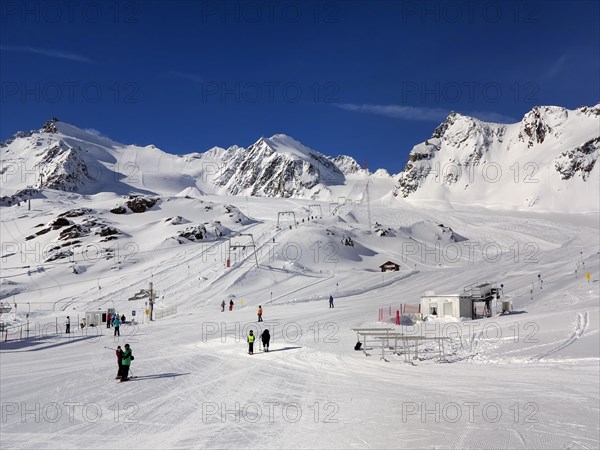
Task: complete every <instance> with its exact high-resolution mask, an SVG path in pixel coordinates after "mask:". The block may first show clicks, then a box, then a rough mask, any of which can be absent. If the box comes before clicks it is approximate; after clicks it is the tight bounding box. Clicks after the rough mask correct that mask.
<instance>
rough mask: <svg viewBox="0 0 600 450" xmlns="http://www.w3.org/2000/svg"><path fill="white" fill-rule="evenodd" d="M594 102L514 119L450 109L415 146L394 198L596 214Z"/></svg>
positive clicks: (599, 129)
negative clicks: (491, 119)
mask: <svg viewBox="0 0 600 450" xmlns="http://www.w3.org/2000/svg"><path fill="white" fill-rule="evenodd" d="M599 136H600V104H598V105H596V106H594V107H591V108H589V107H581V108H578V109H576V110H568V109H565V108H561V107H556V106H538V107H535V108H533V109H532V110H531V111H530V112H528V113H527V114H526V115H525V116H524V117H523V120H522V121H521V122H519V123H516V124H510V125H502V124H494V123H486V122H482V121H479V120H477V119H474V118H472V117H467V116H463V115H460V114H457V113H452V114H450V115H449V116H448V118H447V119H446V120H445V121H444V123H442V124H441V125H440V126H439V127H438V128H437V129H436V130H435V131H434V133H433V134H432V136H431V138H430V139H428V140H426V141H425V142H423V143H421V144H418V145H416V146H415V147H414V148H413V149H412V151H411V153H410V155H409V161H408V163H407V165H406V167H405V168H404V170H403V171H402V172H401V173H400V175H399V178H398V182H397V184H396V187H395V189H394V195H396V196H399V197H405V198H408V199H415V200H445V201H448V202H450V203H457V204H463V203H476V204H480V205H487V206H494V205H503V206H509V207H533V206H535V207H537V208H538V209H560V210H563V211H597V210H598V209H599V207H598V200H599V194H598V193H599V191H600V183H599V173H600V172H599V170H600V169H599V168H598V164H597V163H596V162H597V160H598V155H599V148H600V143H599V142H600V138H599Z"/></svg>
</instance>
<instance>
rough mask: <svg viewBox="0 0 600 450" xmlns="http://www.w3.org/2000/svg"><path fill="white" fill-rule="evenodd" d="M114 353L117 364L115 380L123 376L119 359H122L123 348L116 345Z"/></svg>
mask: <svg viewBox="0 0 600 450" xmlns="http://www.w3.org/2000/svg"><path fill="white" fill-rule="evenodd" d="M115 353H116V354H117V365H118V366H119V370H118V371H117V376H116V377H115V380H118V379H120V378H121V377H122V376H123V364H121V361H122V360H123V350H122V349H121V346H120V345H119V346H118V347H117V350H116V352H115Z"/></svg>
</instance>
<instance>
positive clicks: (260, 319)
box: [257, 305, 263, 322]
mask: <svg viewBox="0 0 600 450" xmlns="http://www.w3.org/2000/svg"><path fill="white" fill-rule="evenodd" d="M257 314H258V321H259V322H262V321H263V320H262V306H261V305H258V313H257Z"/></svg>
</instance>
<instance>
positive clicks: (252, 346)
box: [248, 330, 255, 355]
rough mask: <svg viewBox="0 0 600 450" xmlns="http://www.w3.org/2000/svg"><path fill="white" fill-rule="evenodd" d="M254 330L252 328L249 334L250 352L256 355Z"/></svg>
mask: <svg viewBox="0 0 600 450" xmlns="http://www.w3.org/2000/svg"><path fill="white" fill-rule="evenodd" d="M254 339H255V336H254V332H253V331H252V330H250V333H249V334H248V354H249V355H254Z"/></svg>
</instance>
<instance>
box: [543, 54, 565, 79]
mask: <svg viewBox="0 0 600 450" xmlns="http://www.w3.org/2000/svg"><path fill="white" fill-rule="evenodd" d="M566 62H567V55H566V54H564V55H561V56H560V57H559V58H558V59H557V60H556V61H554V63H552V65H551V66H550V69H548V72H546V77H547V78H552V77H554V76H555V75H556V74H557V73H558V72H560V70H561V69H562V67H563V66H564V65H565V63H566Z"/></svg>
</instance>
